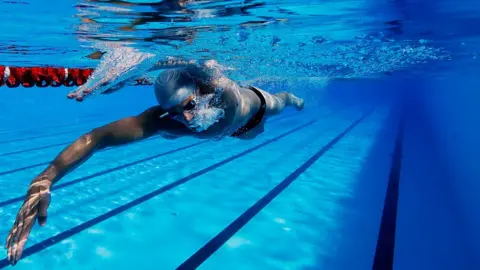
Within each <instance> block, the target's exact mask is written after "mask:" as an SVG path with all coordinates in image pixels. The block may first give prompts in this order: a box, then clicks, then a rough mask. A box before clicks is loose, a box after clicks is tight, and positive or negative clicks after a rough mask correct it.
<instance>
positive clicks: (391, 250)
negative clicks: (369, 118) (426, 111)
mask: <svg viewBox="0 0 480 270" xmlns="http://www.w3.org/2000/svg"><path fill="white" fill-rule="evenodd" d="M403 131H404V117H403V115H402V117H401V119H400V124H399V128H398V132H397V138H396V140H395V148H394V150H393V158H392V167H391V169H390V175H389V178H388V186H387V193H386V196H385V202H384V205H383V212H382V219H381V222H380V230H379V233H378V240H377V247H376V250H375V257H374V260H373V266H372V269H373V270H392V269H393V262H394V254H395V233H396V230H397V211H398V190H399V185H400V173H401V170H402V151H403Z"/></svg>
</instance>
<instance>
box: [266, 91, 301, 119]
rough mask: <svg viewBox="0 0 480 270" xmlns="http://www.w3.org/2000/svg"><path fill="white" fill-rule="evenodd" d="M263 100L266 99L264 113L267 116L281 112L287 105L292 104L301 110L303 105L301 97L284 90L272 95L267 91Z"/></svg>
mask: <svg viewBox="0 0 480 270" xmlns="http://www.w3.org/2000/svg"><path fill="white" fill-rule="evenodd" d="M262 93H264V92H262ZM265 100H266V101H267V111H266V114H267V115H269V116H272V115H276V114H279V113H281V112H282V111H283V109H285V107H287V106H293V107H295V108H296V109H297V110H302V109H303V107H304V100H303V99H301V98H298V97H296V96H295V95H293V94H292V93H288V92H285V91H283V92H279V93H275V94H273V95H272V94H268V93H267V94H266V96H265Z"/></svg>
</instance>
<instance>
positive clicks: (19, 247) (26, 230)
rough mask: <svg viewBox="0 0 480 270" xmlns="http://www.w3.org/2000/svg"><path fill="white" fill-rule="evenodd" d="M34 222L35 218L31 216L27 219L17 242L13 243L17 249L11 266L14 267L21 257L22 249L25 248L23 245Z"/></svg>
mask: <svg viewBox="0 0 480 270" xmlns="http://www.w3.org/2000/svg"><path fill="white" fill-rule="evenodd" d="M34 220H35V216H31V217H29V218H28V221H27V222H25V223H24V228H23V231H22V234H21V235H20V238H19V241H17V243H15V244H16V246H17V248H16V250H15V254H14V256H13V261H12V263H13V265H15V264H16V263H17V262H18V261H19V260H20V258H21V257H22V254H23V249H24V248H25V243H27V239H28V236H29V235H30V232H31V231H32V227H33V224H34V223H35V222H34Z"/></svg>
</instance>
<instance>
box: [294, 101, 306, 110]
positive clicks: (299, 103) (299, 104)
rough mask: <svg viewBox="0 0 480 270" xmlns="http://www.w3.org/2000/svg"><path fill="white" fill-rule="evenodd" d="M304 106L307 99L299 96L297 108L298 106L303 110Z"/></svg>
mask: <svg viewBox="0 0 480 270" xmlns="http://www.w3.org/2000/svg"><path fill="white" fill-rule="evenodd" d="M304 107H305V100H304V99H303V98H297V101H296V104H295V108H297V110H299V111H301V110H303V108H304Z"/></svg>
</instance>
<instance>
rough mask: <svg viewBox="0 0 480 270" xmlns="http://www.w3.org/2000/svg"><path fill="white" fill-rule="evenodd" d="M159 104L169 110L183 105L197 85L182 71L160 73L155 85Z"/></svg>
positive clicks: (173, 70)
mask: <svg viewBox="0 0 480 270" xmlns="http://www.w3.org/2000/svg"><path fill="white" fill-rule="evenodd" d="M154 89H155V96H156V98H157V102H158V104H159V105H160V106H161V107H163V108H165V109H167V108H171V107H173V106H176V105H178V104H180V103H182V102H183V101H184V100H185V99H186V98H187V97H188V96H189V95H191V94H193V93H194V92H195V89H196V83H195V81H194V80H193V78H192V77H190V76H189V75H188V73H187V72H186V71H184V70H181V69H169V70H166V71H163V72H162V73H160V74H159V75H158V77H157V79H156V80H155V84H154Z"/></svg>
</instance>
